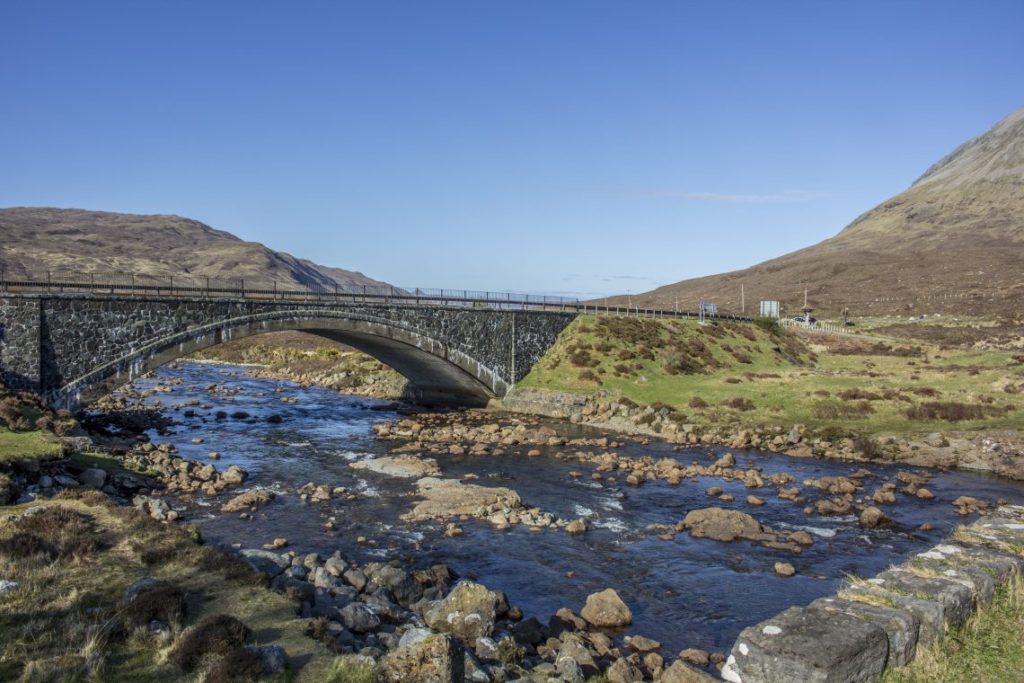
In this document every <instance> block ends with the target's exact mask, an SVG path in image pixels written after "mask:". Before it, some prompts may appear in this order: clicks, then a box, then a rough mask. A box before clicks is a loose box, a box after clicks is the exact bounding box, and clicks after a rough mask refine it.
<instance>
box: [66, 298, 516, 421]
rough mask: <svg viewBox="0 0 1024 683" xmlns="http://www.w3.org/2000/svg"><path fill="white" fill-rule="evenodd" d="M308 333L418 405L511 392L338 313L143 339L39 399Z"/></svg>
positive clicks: (486, 371)
mask: <svg viewBox="0 0 1024 683" xmlns="http://www.w3.org/2000/svg"><path fill="white" fill-rule="evenodd" d="M295 330H297V331H302V332H308V333H311V334H314V335H317V336H320V337H323V338H326V339H330V340H332V341H336V342H340V343H343V344H346V345H348V346H351V347H353V348H355V349H358V350H360V351H363V352H365V353H367V354H369V355H371V356H373V357H374V358H377V359H378V360H380V361H381V362H382V363H384V364H386V365H388V366H390V367H391V368H393V369H394V370H396V371H397V372H399V373H400V374H402V375H403V376H404V377H406V379H408V380H409V381H410V383H411V387H410V390H411V397H412V398H413V399H414V400H416V401H417V402H419V403H422V404H424V405H438V404H444V405H466V406H482V405H486V403H487V401H488V400H490V399H491V398H494V397H495V396H503V395H504V394H505V393H507V391H508V390H509V389H510V388H511V385H510V383H509V382H508V381H506V380H505V379H504V378H503V377H502V376H501V374H500V373H499V372H498V371H497V370H495V369H494V368H491V367H488V365H487V364H485V363H484V362H481V361H480V360H478V359H476V358H474V357H473V356H472V355H471V354H469V353H466V352H465V351H463V350H461V349H459V348H456V347H455V346H454V345H452V344H449V343H445V342H444V341H442V340H439V339H437V338H435V337H433V336H431V335H429V334H426V333H424V331H422V330H417V329H415V328H413V327H411V326H409V325H404V324H402V323H401V322H399V321H396V320H392V319H387V318H381V317H377V316H371V315H365V314H362V313H357V312H351V311H346V310H331V309H323V308H320V309H311V310H294V309H290V310H283V311H272V312H265V313H260V314H256V315H247V316H242V317H238V318H233V319H227V320H222V321H217V322H215V323H211V324H208V325H204V326H201V327H198V328H193V329H188V330H185V331H181V332H176V333H174V334H170V335H167V336H164V337H160V338H157V339H155V340H152V341H148V342H147V343H146V344H145V345H143V346H140V347H138V348H135V349H132V350H130V351H129V352H128V353H125V354H124V355H122V356H121V357H118V358H116V359H113V360H111V361H108V362H105V363H103V364H102V365H99V366H98V367H96V368H94V369H92V370H91V371H89V372H88V373H86V374H85V375H83V376H81V377H78V378H76V379H74V380H73V381H71V382H68V383H67V384H64V385H63V386H60V387H59V388H54V389H51V391H50V392H48V394H49V395H48V396H47V398H48V399H49V401H50V403H51V404H53V405H55V406H58V407H67V408H79V407H82V406H86V405H88V404H90V403H92V402H93V401H95V400H97V399H98V398H100V397H102V396H105V395H107V394H109V393H110V392H111V391H113V390H115V389H117V388H118V387H120V386H123V385H125V384H127V383H129V382H131V381H133V380H135V379H136V378H138V377H140V376H142V375H144V374H146V373H147V372H150V371H151V370H154V369H156V368H158V367H160V366H161V365H164V364H166V363H169V362H172V361H174V360H178V359H180V358H183V357H185V356H188V355H191V354H192V353H195V352H196V351H201V350H203V349H206V348H210V347H212V346H216V345H218V344H221V343H224V342H226V341H230V340H232V339H243V338H245V337H249V336H253V335H259V334H266V333H269V332H279V331H295Z"/></svg>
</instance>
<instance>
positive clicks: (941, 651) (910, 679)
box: [882, 579, 1024, 683]
mask: <svg viewBox="0 0 1024 683" xmlns="http://www.w3.org/2000/svg"><path fill="white" fill-rule="evenodd" d="M1022 671H1024V580H1021V579H1016V580H1014V581H1013V582H1011V583H1010V584H1008V585H1006V586H1002V587H1000V588H999V589H998V590H997V591H996V596H995V598H994V599H993V601H992V603H991V604H990V605H989V606H988V607H986V608H985V609H983V610H981V611H980V612H978V613H977V614H975V615H974V616H973V617H972V618H971V619H970V620H969V621H968V622H967V624H966V625H964V626H963V627H961V628H959V629H957V630H955V631H952V632H950V633H948V634H946V638H945V639H944V640H943V641H942V642H940V643H936V644H934V645H932V646H931V647H929V648H927V649H923V650H919V651H918V654H917V658H916V659H915V660H914V661H913V662H912V663H911V664H910V665H908V666H906V667H903V668H900V669H893V670H890V671H888V672H886V674H885V675H884V676H883V677H882V681H883V683H963V682H964V681H977V682H978V683H981V681H985V682H986V683H987V682H989V681H991V682H993V683H995V682H998V681H1007V682H1009V681H1019V680H1021V672H1022Z"/></svg>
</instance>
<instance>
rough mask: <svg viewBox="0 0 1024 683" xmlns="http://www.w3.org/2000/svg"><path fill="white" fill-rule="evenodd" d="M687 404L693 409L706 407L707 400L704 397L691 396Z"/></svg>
mask: <svg viewBox="0 0 1024 683" xmlns="http://www.w3.org/2000/svg"><path fill="white" fill-rule="evenodd" d="M687 405H688V406H690V407H691V408H694V409H700V408H707V407H708V402H707V401H705V400H704V399H702V398H701V397H700V396H694V397H693V398H691V399H690V401H689V403H687Z"/></svg>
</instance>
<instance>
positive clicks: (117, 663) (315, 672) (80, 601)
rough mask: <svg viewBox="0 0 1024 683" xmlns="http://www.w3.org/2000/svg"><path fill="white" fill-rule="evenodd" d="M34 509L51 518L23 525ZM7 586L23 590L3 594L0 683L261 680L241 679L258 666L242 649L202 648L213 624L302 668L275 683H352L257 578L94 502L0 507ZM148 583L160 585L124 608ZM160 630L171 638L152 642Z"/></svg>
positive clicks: (99, 499) (1, 567) (84, 498)
mask: <svg viewBox="0 0 1024 683" xmlns="http://www.w3.org/2000/svg"><path fill="white" fill-rule="evenodd" d="M33 506H42V507H43V508H44V512H37V513H35V514H33V515H31V516H24V517H20V518H18V517H17V515H19V514H20V513H23V512H25V510H26V508H29V507H33ZM0 576H2V577H3V578H4V579H6V580H9V581H15V582H17V584H18V585H17V587H16V588H15V589H13V590H9V591H6V592H3V593H0V632H2V633H3V634H4V638H3V639H2V642H0V680H25V681H29V680H33V681H34V680H66V681H74V680H83V681H84V680H116V681H153V680H164V681H186V680H196V677H197V676H198V675H199V674H200V673H205V675H206V678H205V679H204V680H207V681H227V680H249V679H251V678H254V676H249V675H247V674H246V672H254V671H255V669H258V668H260V667H261V666H262V664H257V663H256V662H255V661H253V656H252V655H246V654H245V653H244V652H242V651H241V648H240V647H239V645H240V644H241V643H242V642H243V639H241V638H239V639H238V642H235V643H221V645H220V646H218V647H219V649H217V648H215V647H214V641H215V640H216V639H214V638H211V637H206V638H197V635H198V634H201V632H202V631H201V628H202V625H203V624H204V623H206V624H209V623H210V620H211V619H212V618H213V617H215V616H217V615H229V616H231V617H234V618H235V619H237V620H239V621H240V622H242V623H243V624H245V626H246V627H248V629H251V635H250V636H249V637H248V638H246V639H244V641H245V642H248V643H250V644H260V645H264V644H275V645H280V646H282V647H283V648H284V649H285V651H286V652H287V653H288V655H289V657H290V658H291V661H292V662H293V663H295V664H296V665H298V666H299V667H301V668H299V670H298V672H289V673H285V674H281V675H279V676H278V677H277V678H278V679H279V680H292V679H295V678H297V679H298V680H309V681H332V680H333V681H345V680H350V678H349V677H348V673H349V667H347V666H346V665H345V664H344V660H339V659H338V658H336V657H334V656H333V655H331V654H330V653H329V652H327V650H326V649H324V647H323V646H322V645H320V644H319V643H317V642H316V641H314V640H313V639H312V638H310V637H308V636H307V635H306V634H305V633H306V624H305V621H304V620H302V619H299V618H298V617H297V616H296V608H295V603H294V602H292V601H291V600H290V599H289V598H287V597H285V596H283V595H279V594H277V593H274V592H272V591H270V590H269V589H267V588H265V587H264V586H263V581H264V580H263V579H262V575H258V574H255V573H253V572H252V571H251V570H249V569H248V567H247V566H246V565H245V564H244V563H242V562H241V561H239V560H235V559H233V558H231V557H229V556H227V555H225V554H223V553H222V552H220V551H218V550H214V549H210V548H206V547H204V546H201V545H198V544H197V543H196V542H195V541H194V540H193V539H191V538H190V537H189V535H188V533H186V531H185V530H183V529H181V528H178V527H175V526H168V525H164V524H161V523H159V522H156V521H153V520H151V519H149V518H148V517H146V516H144V515H142V514H141V513H139V512H137V511H135V510H133V509H130V508H118V507H115V506H112V505H111V504H110V503H109V502H107V499H106V496H104V495H103V494H101V493H98V492H89V493H85V494H84V495H81V496H80V497H78V498H76V499H71V498H66V499H59V498H58V499H54V500H49V501H43V502H41V503H33V504H31V505H24V506H17V507H0ZM142 577H149V578H152V579H155V580H157V581H159V582H161V583H160V584H158V586H157V588H156V590H153V591H151V592H149V593H143V594H141V597H140V598H138V599H137V600H136V601H135V602H133V603H126V601H125V593H126V590H127V589H128V587H129V586H131V585H132V584H133V583H134V582H135V581H137V580H138V579H140V578H142ZM153 619H156V620H159V621H161V622H164V623H166V624H168V625H169V626H170V632H169V633H167V634H160V633H154V632H153V631H152V630H151V629H150V622H151V620H153ZM188 627H192V628H191V629H189V628H188ZM207 633H209V626H208V627H207ZM210 649H212V650H215V651H205V650H210Z"/></svg>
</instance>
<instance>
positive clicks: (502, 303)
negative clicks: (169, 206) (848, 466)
mask: <svg viewBox="0 0 1024 683" xmlns="http://www.w3.org/2000/svg"><path fill="white" fill-rule="evenodd" d="M0 294H9V295H10V294H13V295H18V294H27V295H48V296H59V295H81V294H89V295H96V296H116V297H143V298H204V299H214V298H224V299H246V300H250V299H251V300H257V301H280V302H320V303H331V302H336V303H386V304H393V305H406V306H441V307H459V308H479V309H491V310H539V311H551V312H572V313H586V314H592V315H614V316H629V317H641V318H674V319H684V320H687V319H690V320H722V321H737V322H750V321H751V318H746V317H743V316H734V315H728V314H718V315H714V316H712V315H708V314H707V313H705V314H704V315H703V316H701V314H700V313H697V312H692V311H679V310H665V309H657V308H640V307H636V306H628V307H627V306H608V305H598V304H593V303H581V302H580V301H579V299H575V298H571V297H563V296H554V295H550V294H525V293H517V292H485V291H476V290H468V289H438V288H423V287H394V286H391V285H356V284H350V285H342V284H337V283H334V284H332V285H321V284H312V285H309V286H307V287H305V288H299V287H296V286H295V285H294V284H293V283H288V284H287V285H284V284H281V285H279V284H278V283H277V282H276V281H275V282H273V283H271V285H270V286H267V285H266V284H265V282H264V283H261V284H260V285H259V286H254V285H252V284H249V285H247V284H246V282H245V280H224V279H217V278H209V277H205V276H195V275H166V276H164V275H160V276H157V275H146V274H139V273H79V272H68V271H57V270H51V271H47V272H46V273H45V274H42V273H25V272H8V271H5V270H0Z"/></svg>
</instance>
